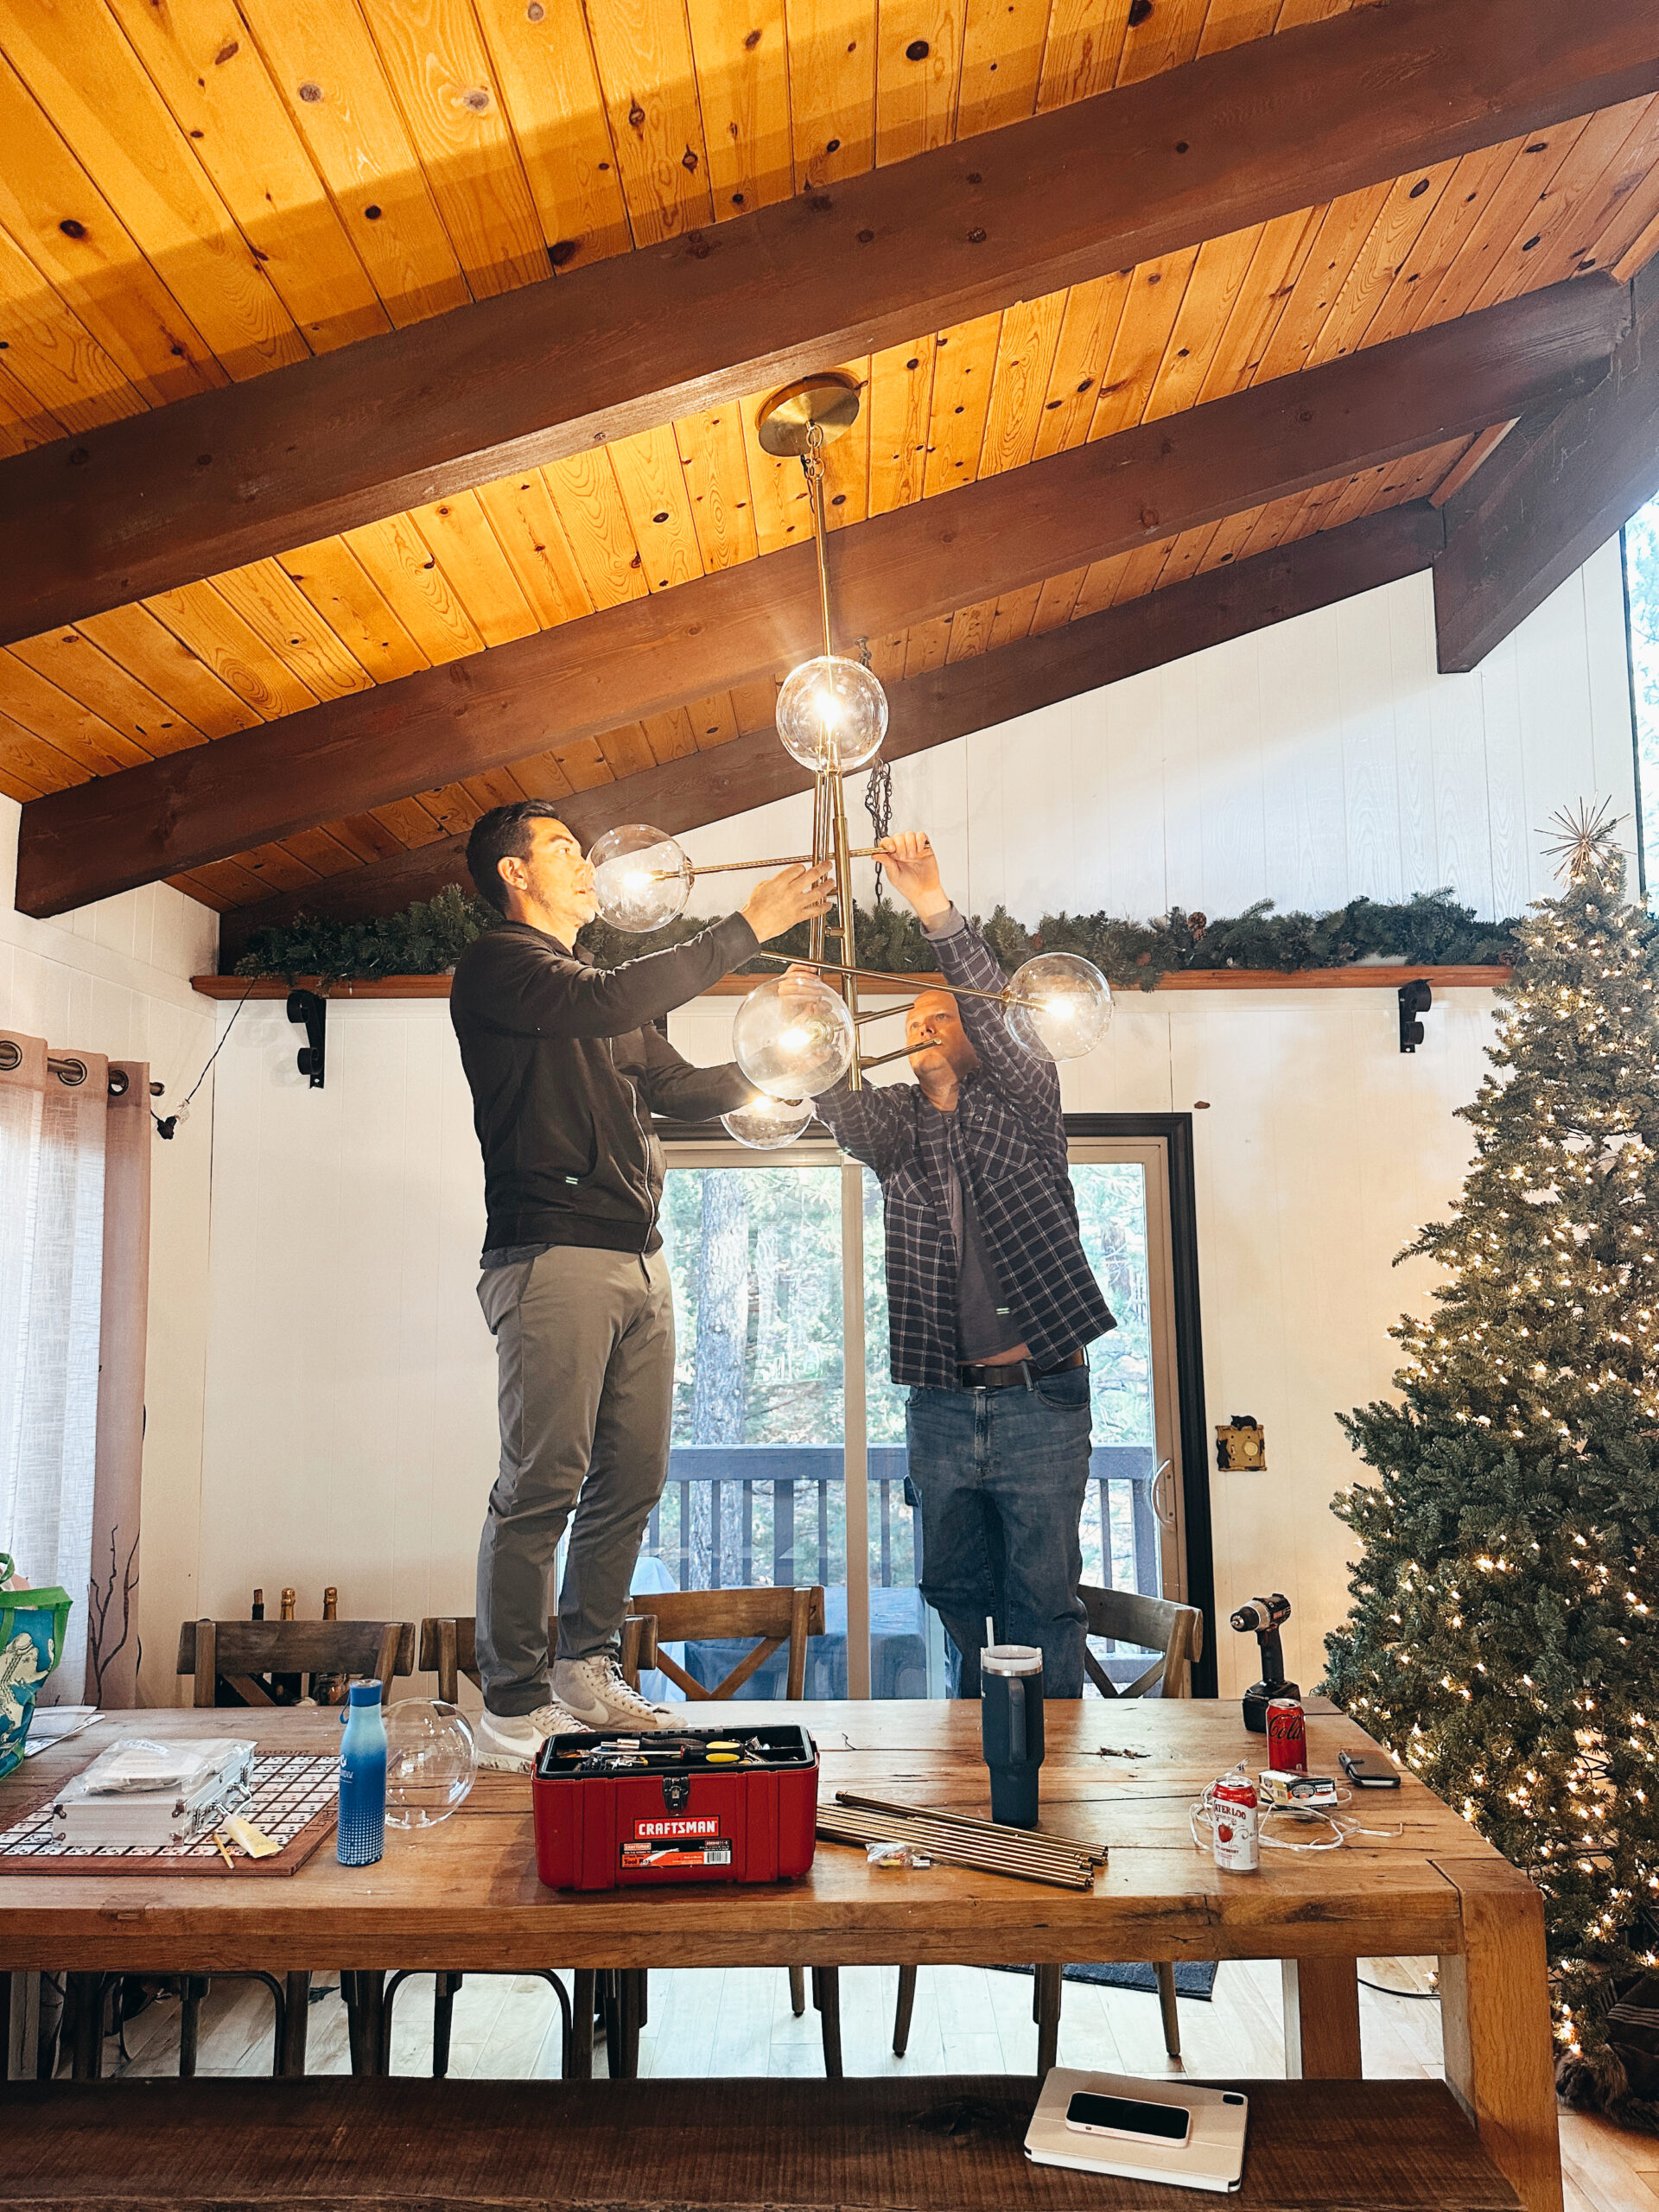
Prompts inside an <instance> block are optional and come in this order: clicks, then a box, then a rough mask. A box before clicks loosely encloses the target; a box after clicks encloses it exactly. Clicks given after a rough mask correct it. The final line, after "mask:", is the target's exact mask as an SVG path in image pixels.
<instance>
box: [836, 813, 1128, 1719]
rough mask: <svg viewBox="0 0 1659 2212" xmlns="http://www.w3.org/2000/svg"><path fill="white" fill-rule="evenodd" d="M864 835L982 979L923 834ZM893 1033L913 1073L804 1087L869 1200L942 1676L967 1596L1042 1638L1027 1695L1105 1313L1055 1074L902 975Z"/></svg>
mask: <svg viewBox="0 0 1659 2212" xmlns="http://www.w3.org/2000/svg"><path fill="white" fill-rule="evenodd" d="M879 853H880V860H881V864H882V866H883V867H884V868H886V869H887V875H888V879H889V880H890V881H891V882H892V884H893V888H894V889H895V890H896V891H898V892H899V893H901V895H902V896H903V897H905V898H906V899H908V900H909V901H910V903H911V905H912V906H913V907H914V908H915V910H916V912H917V916H918V919H919V920H920V922H921V924H922V926H923V928H924V929H925V931H926V932H927V934H928V936H929V938H931V940H932V942H933V944H934V945H935V947H936V949H937V950H938V957H939V966H940V968H941V969H942V970H943V973H944V979H945V981H946V982H948V983H957V984H962V985H964V986H968V987H970V988H974V989H977V990H982V991H1001V990H1002V989H1003V988H1004V987H1005V984H1006V982H1007V979H1006V977H1005V976H1003V973H1002V970H1001V968H1000V967H999V965H998V964H997V961H996V958H995V955H994V954H993V953H992V951H991V950H990V949H989V947H988V945H987V944H985V942H984V940H983V938H981V937H979V936H978V935H977V934H976V932H975V931H973V930H971V929H969V926H968V925H967V923H966V922H965V921H964V920H963V918H962V916H961V915H960V914H959V913H958V912H957V910H956V907H955V906H953V905H952V903H951V901H950V899H949V898H948V897H947V896H946V894H945V893H944V890H943V889H942V888H941V887H940V883H939V864H938V860H937V859H936V858H935V856H934V853H933V849H932V847H931V844H930V843H929V842H928V840H927V838H926V837H925V836H922V835H920V834H918V833H917V832H914V831H906V833H905V834H904V835H903V836H898V837H890V838H887V839H886V840H884V841H883V842H882V844H881V846H880V848H879ZM906 1043H907V1045H908V1046H909V1048H910V1064H911V1066H912V1068H913V1069H914V1070H915V1072H916V1085H915V1087H914V1088H912V1087H911V1086H910V1085H909V1084H896V1085H892V1086H889V1087H887V1088H884V1089H879V1090H857V1091H854V1090H847V1089H845V1088H844V1087H843V1088H842V1089H839V1090H834V1091H831V1092H829V1093H828V1094H826V1096H823V1097H822V1098H819V1099H818V1100H817V1102H816V1103H817V1111H818V1115H819V1116H820V1118H821V1119H822V1120H823V1122H826V1123H827V1124H828V1125H829V1128H831V1129H832V1130H833V1131H834V1132H835V1135H836V1139H837V1140H838V1141H839V1142H840V1144H841V1145H842V1147H843V1149H844V1150H846V1151H847V1152H849V1153H850V1154H852V1155H853V1157H854V1159H855V1160H862V1161H863V1162H864V1164H865V1166H868V1167H870V1168H873V1169H874V1172H875V1173H876V1175H877V1176H878V1177H879V1178H880V1183H881V1189H882V1193H883V1197H884V1198H885V1201H886V1209H887V1308H888V1314H889V1317H890V1322H891V1329H892V1339H893V1343H892V1351H893V1381H894V1382H895V1383H908V1384H909V1386H910V1404H909V1408H908V1410H907V1412H906V1435H907V1440H908V1444H909V1450H910V1475H911V1479H912V1482H913V1483H914V1484H915V1485H916V1488H917V1491H918V1493H919V1494H920V1497H921V1502H922V1552H923V1573H922V1594H923V1596H924V1597H925V1599H927V1601H928V1603H929V1604H930V1605H932V1606H933V1607H934V1608H935V1609H936V1610H937V1611H938V1615H939V1618H940V1619H941V1620H942V1621H943V1622H944V1627H945V1630H946V1633H947V1636H948V1637H949V1662H950V1694H951V1695H952V1696H953V1697H977V1696H978V1695H979V1655H980V1651H981V1649H982V1645H983V1643H984V1636H985V1619H986V1616H987V1615H988V1614H989V1615H991V1616H992V1617H993V1618H994V1619H995V1625H996V1630H997V1634H998V1636H999V1637H1000V1638H1001V1639H1002V1640H1004V1641H1006V1642H1009V1643H1030V1644H1037V1645H1039V1646H1040V1647H1041V1649H1042V1654H1043V1687H1044V1692H1045V1694H1046V1695H1047V1696H1049V1697H1081V1696H1082V1695H1083V1651H1084V1609H1083V1605H1082V1603H1081V1601H1080V1600H1079V1599H1078V1597H1077V1583H1078V1580H1080V1578H1081V1576H1082V1573H1083V1555H1082V1548H1081V1545H1080V1542H1079V1540H1078V1533H1077V1523H1078V1517H1079V1516H1080V1515H1081V1513H1082V1510H1083V1503H1084V1492H1085V1491H1086V1489H1087V1485H1088V1481H1089V1446H1090V1427H1089V1363H1088V1357H1087V1354H1086V1353H1085V1351H1084V1345H1085V1344H1090V1343H1091V1342H1092V1341H1093V1339H1094V1338H1096V1337H1099V1336H1103V1335H1104V1334H1105V1332H1106V1331H1107V1330H1108V1329H1109V1328H1112V1327H1113V1326H1114V1325H1115V1324H1114V1322H1113V1319H1112V1316H1111V1312H1110V1309H1109V1307H1108V1306H1107V1304H1106V1301H1105V1300H1104V1298H1103V1296H1102V1295H1101V1292H1100V1286H1099V1284H1098V1283H1097V1282H1096V1280H1095V1277H1094V1273H1093V1270H1092V1269H1091V1268H1090V1265H1089V1262H1088V1261H1087V1259H1086V1258H1085V1257H1084V1249H1083V1241H1082V1238H1081V1236H1079V1234H1078V1230H1077V1200H1076V1198H1075V1196H1074V1194H1073V1192H1072V1189H1071V1173H1070V1170H1069V1168H1068V1166H1067V1163H1066V1151H1065V1127H1064V1124H1063V1122H1062V1121H1061V1118H1060V1085H1059V1078H1058V1075H1057V1074H1056V1072H1055V1071H1054V1068H1053V1066H1052V1063H1050V1062H1048V1061H1046V1060H1039V1059H1035V1058H1033V1057H1032V1056H1031V1054H1030V1053H1028V1052H1025V1051H1023V1050H1022V1049H1021V1047H1020V1046H1019V1045H1017V1044H1016V1043H1015V1042H1014V1039H1013V1038H1012V1036H1010V1034H1009V1033H1008V1029H1007V1023H1006V1022H1005V1020H1004V1019H1003V1013H1002V1009H1001V1007H999V1006H997V1005H995V1004H994V1003H993V1002H992V1001H990V1000H988V999H982V998H977V999H976V998H963V1000H962V1001H960V1002H958V1001H957V999H956V998H955V996H954V995H952V994H951V993H950V991H948V990H934V991H925V992H923V994H922V995H921V996H920V997H919V998H918V1000H917V1001H916V1003H915V1005H914V1006H913V1007H912V1008H911V1011H910V1014H909V1017H908V1020H907V1022H906Z"/></svg>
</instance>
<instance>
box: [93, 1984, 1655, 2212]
mask: <svg viewBox="0 0 1659 2212" xmlns="http://www.w3.org/2000/svg"><path fill="white" fill-rule="evenodd" d="M1429 1964H1430V1962H1429V1961H1427V1960H1417V1959H1373V1960H1367V1961H1362V1963H1361V1967H1360V1971H1361V1974H1363V1976H1365V1977H1366V1979H1367V1980H1370V1981H1373V1982H1376V1983H1380V1984H1383V1985H1386V1986H1388V1987H1389V1989H1391V1990H1398V1991H1402V1992H1404V1991H1411V1990H1415V1991H1418V1992H1422V1991H1426V1990H1427V1988H1428V1987H1429V1980H1428V1968H1429ZM896 1982H897V1974H896V1970H895V1969H894V1968H893V1967H846V1968H843V1970H842V1977H841V1986H842V2039H843V2050H844V2056H845V2063H846V2069H847V2071H848V2073H849V2074H898V2073H904V2074H929V2073H933V2074H942V2073H968V2074H1000V2073H1010V2074H1019V2073H1025V2072H1028V2071H1029V2070H1030V2069H1032V2068H1033V2066H1034V2065H1035V2063H1036V2049H1037V2038H1036V2030H1035V2029H1034V2028H1033V2025H1032V2020H1031V1983H1030V1981H1029V1980H1027V1979H1026V1978H1025V1977H1024V1976H1022V1975H1018V1974H993V1973H989V1972H988V1971H986V1970H985V1969H984V1968H983V1967H925V1968H924V1970H923V1972H922V1974H921V1977H920V1980H919V1982H918V1989H917V1998H916V2014H915V2019H914V2022H913V2024H912V2029H911V2037H910V2050H909V2053H908V2055H907V2056H906V2057H905V2058H903V2059H896V2058H895V2057H894V2056H893V2050H892V2047H891V2046H892V2039H893V1997H894V1992H895V1986H896ZM431 1990H432V1985H431V1983H430V1981H429V1980H426V1979H425V1978H424V1977H422V1978H420V1979H418V1980H413V1981H410V1982H407V1983H405V1984H404V1987H403V1989H402V1990H401V1991H400V1992H399V1993H398V1999H397V2012H396V2016H395V2018H396V2025H395V2028H394V2031H393V2036H392V2067H393V2070H394V2071H395V2072H396V2073H398V2074H424V2073H426V2072H427V2071H428V2070H429V2068H430V2065H431V2028H432V1998H431ZM650 2012H651V2018H650V2020H649V2022H648V2024H647V2025H646V2027H645V2032H644V2034H643V2035H642V2036H641V2037H640V2046H639V2071H640V2073H641V2074H642V2075H649V2074H664V2075H723V2076H726V2077H728V2078H729V2077H732V2076H737V2075H768V2074H804V2075H817V2074H818V2073H819V2072H821V2070H822V2068H823V2054H822V2051H821V2049H820V2046H819V2043H818V2023H817V2014H816V2013H815V2012H812V2011H811V2010H810V2007H809V2009H808V2011H807V2013H806V2015H805V2017H804V2018H802V2019H796V2018H794V2016H793V2014H792V2013H791V2011H790V2009H789V1977H788V1975H787V1974H785V1972H784V1971H783V1969H782V1968H781V1967H776V1968H772V1967H733V1968H728V1969H727V1970H725V1971H724V1972H717V1971H699V1972H696V1973H691V1972H685V1971H678V1972H676V1971H673V1970H664V1971H662V1972H659V1973H655V1974H652V1978H651V2002H650ZM1180 2016H1181V2041H1182V2049H1183V2058H1184V2063H1185V2065H1186V2067H1187V2068H1188V2069H1190V2070H1191V2071H1192V2072H1193V2073H1194V2074H1199V2075H1227V2074H1232V2075H1252V2074H1254V2075H1281V2074H1282V2073H1283V2071H1284V2063H1285V2049H1284V2035H1283V2029H1282V2024H1281V2014H1280V2003H1279V1969H1278V1967H1277V1966H1276V1965H1274V1964H1272V1963H1270V1962H1263V1963H1256V1962H1249V1963H1240V1962H1234V1961H1229V1962H1228V1963H1226V1964H1224V1966H1223V1967H1221V1970H1220V1972H1219V1974H1217V1980H1216V1990H1215V1996H1214V1998H1213V1999H1212V2000H1211V2002H1210V2003H1209V2004H1203V2003H1199V2002H1198V2001H1196V2000H1192V1999H1182V2000H1181V2005H1180ZM1360 2020H1361V2031H1362V2035H1363V2048H1364V2058H1365V2070H1366V2072H1367V2073H1368V2074H1376V2075H1411V2074H1428V2075H1438V2074H1439V2073H1440V2006H1439V2004H1438V2003H1437V2002H1436V2001H1435V2000H1434V1999H1433V1998H1432V1997H1428V1998H1425V1997H1423V1996H1421V1995H1419V1996H1416V1997H1411V1996H1408V1995H1404V1994H1401V1995H1385V1994H1383V1993H1382V1991H1381V1990H1376V1989H1371V1988H1367V1987H1364V1986H1362V1987H1361V1990H1360ZM126 2047H127V2051H128V2053H129V2056H128V2059H127V2061H126V2063H125V2064H123V2063H122V2062H121V2059H120V2056H119V2053H118V2050H117V2049H116V2047H115V2045H114V2044H113V2043H111V2045H110V2048H109V2050H108V2052H107V2054H106V2056H105V2071H106V2072H108V2073H111V2074H113V2073H117V2072H126V2073H132V2074H170V2073H172V2072H174V2071H175V2069H176V2067H177V2064H178V2057H177V2048H178V2007H177V2005H176V2004H175V2003H173V2002H171V2001H169V2000H167V1999H162V2000H161V2001H159V2002H157V2003H156V2004H155V2005H151V2006H150V2007H149V2010H148V2011H146V2012H143V2013H142V2014H140V2015H139V2017H138V2018H137V2019H134V2020H131V2021H130V2022H129V2023H128V2024H127V2030H126ZM597 2063H598V2065H599V2066H600V2068H601V2070H602V2069H603V2064H604V2058H603V2050H602V2046H601V2052H600V2055H599V2057H598V2060H597ZM1060 2063H1061V2065H1063V2066H1080V2067H1099V2068H1102V2069H1108V2070H1110V2071H1112V2072H1120V2073H1131V2074H1161V2073H1163V2072H1165V2071H1166V2069H1167V2068H1168V2062H1167V2061H1166V2058H1165V2056H1164V2048H1163V2037H1162V2034H1161V2031H1160V2025H1159V2017H1158V2003H1157V1999H1156V1998H1155V1997H1153V1996H1151V1995H1145V1996H1143V1995H1141V1993H1138V1992H1136V1991H1132V1990H1115V1989H1096V1988H1092V1987H1090V1986H1086V1985H1084V1984H1082V1983H1077V1982H1068V1983H1067V1984H1066V1986H1065V2011H1064V2012H1063V2015H1062V2018H1061V2024H1060ZM269 2066H270V1999H269V1997H268V1996H267V1995H266V1993H265V1992H264V1989H263V1987H261V1986H259V1985H257V1984H249V1983H238V1982H234V1981H226V1982H219V1983H216V1984H215V1985H214V1987H213V1993H212V1994H211V1995H210V1997H209V1998H208V1999H207V2004H206V2005H204V2007H203V2009H202V2024H201V2041H200V2072H201V2073H203V2074H214V2073H218V2074H258V2073H263V2072H264V2071H265V2070H266V2069H268V2068H269ZM309 2066H310V2070H311V2071H312V2072H314V2073H319V2074H343V2073H346V2071H347V2070H348V2058H347V2052H346V2012H345V2007H344V2005H342V2004H341V2003H340V1997H339V1994H338V1993H337V1991H331V1993H329V1994H328V1995H327V1996H326V1997H324V1998H323V1999H321V2001H320V2002H319V2003H317V2004H315V2005H313V2007H312V2010H311V2026H310V2056H309ZM558 2069H559V2024H558V2011H557V2006H556V2001H555V1999H554V1997H553V1993H552V1992H551V1991H550V1989H549V1988H548V1987H547V1986H546V1984H545V1983H544V1982H541V1981H538V1980H531V1979H529V1978H520V1977H517V1976H506V1975H502V1976H491V1977H486V1976H472V1977H469V1978H468V1980H467V1982H466V1983H465V1985H464V1986H463V1987H462V1989H461V1994H460V1995H459V1997H458V1998H457V1999H456V2001H455V2021H454V2043H453V2045H452V2048H451V2056H450V2069H449V2070H450V2073H451V2075H452V2076H461V2075H474V2074H475V2075H492V2076H496V2077H499V2078H512V2079H534V2078H537V2077H543V2078H546V2077H550V2076H552V2075H556V2074H557V2072H558ZM1561 2144H1562V2155H1563V2159H1564V2162H1565V2165H1566V2171H1567V2212H1659V2139H1655V2138H1653V2137H1650V2136H1644V2135H1630V2134H1624V2133H1620V2131H1619V2130H1618V2129H1617V2128H1613V2127H1610V2126H1607V2125H1606V2123H1605V2121H1601V2120H1590V2119H1586V2118H1585V2117H1584V2116H1582V2115H1581V2114H1580V2113H1563V2114H1562V2116H1561Z"/></svg>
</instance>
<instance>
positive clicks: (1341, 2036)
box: [1279, 1958, 1364, 2082]
mask: <svg viewBox="0 0 1659 2212" xmlns="http://www.w3.org/2000/svg"><path fill="white" fill-rule="evenodd" d="M1279 1964H1280V1971H1281V1974H1282V1976H1283V1980H1284V1992H1285V2075H1286V2078H1287V2080H1288V2081H1292V2082H1357V2081H1358V2080H1359V2078H1360V2075H1361V2074H1362V2073H1363V2070H1364V2069H1363V2067H1362V2066H1361V2065H1360V2063H1359V1961H1358V1960H1357V1959H1323V1958H1321V1959H1281V1961H1280V1962H1279Z"/></svg>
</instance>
